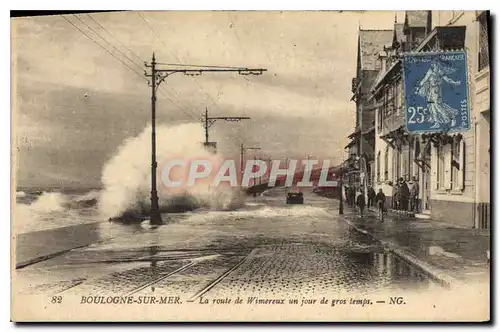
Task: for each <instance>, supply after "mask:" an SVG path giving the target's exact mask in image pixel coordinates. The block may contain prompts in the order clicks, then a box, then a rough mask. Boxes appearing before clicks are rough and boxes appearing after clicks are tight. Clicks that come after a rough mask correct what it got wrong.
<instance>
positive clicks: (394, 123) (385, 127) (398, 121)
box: [380, 110, 405, 136]
mask: <svg viewBox="0 0 500 332" xmlns="http://www.w3.org/2000/svg"><path fill="white" fill-rule="evenodd" d="M404 124H405V123H404V116H403V113H402V112H401V111H399V110H395V111H394V112H392V113H391V114H389V115H388V116H386V117H385V118H384V119H383V120H382V131H381V133H380V136H384V135H387V134H389V133H391V132H393V131H396V130H397V129H398V128H399V127H401V126H404Z"/></svg>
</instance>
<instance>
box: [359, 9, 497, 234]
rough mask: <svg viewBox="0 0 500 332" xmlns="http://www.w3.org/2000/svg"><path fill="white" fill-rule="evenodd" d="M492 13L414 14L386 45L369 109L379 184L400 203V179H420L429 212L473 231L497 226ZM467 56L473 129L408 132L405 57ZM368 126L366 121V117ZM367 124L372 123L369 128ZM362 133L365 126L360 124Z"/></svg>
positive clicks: (376, 184)
mask: <svg viewBox="0 0 500 332" xmlns="http://www.w3.org/2000/svg"><path fill="white" fill-rule="evenodd" d="M487 17H488V13H487V12H472V11H460V12H456V11H455V12H454V11H449V12H431V11H407V12H406V13H405V21H404V22H403V23H397V22H395V24H394V28H393V30H392V40H391V43H390V44H385V45H384V46H382V47H380V49H379V52H378V56H377V59H376V61H377V62H378V64H377V68H380V71H379V72H378V73H377V76H376V77H375V79H374V80H373V82H372V85H371V87H370V90H369V94H368V96H367V98H366V104H369V105H372V108H374V115H375V117H374V123H375V125H374V149H373V156H374V157H373V168H372V170H373V171H372V173H371V178H372V179H371V182H372V183H373V185H374V187H375V189H379V188H382V189H383V191H384V192H385V194H386V195H387V197H388V203H389V205H391V204H392V202H393V195H394V192H393V188H394V187H393V185H394V183H395V182H396V181H397V179H399V178H403V179H405V180H406V181H409V180H411V179H412V178H415V179H416V180H417V181H418V183H419V191H420V192H419V200H420V204H419V205H420V207H421V210H422V212H423V213H426V214H428V215H430V216H431V217H432V218H433V219H436V220H442V221H446V222H450V223H453V224H456V225H459V226H462V227H467V228H472V227H476V228H488V227H489V223H490V212H489V211H490V167H489V165H490V144H489V142H490V73H489V53H488V50H489V47H488V44H489V43H488V36H489V34H488V27H487V21H488V19H487ZM448 50H464V51H465V52H466V55H467V73H468V87H469V91H468V92H469V108H470V111H471V129H470V130H468V131H464V132H457V133H447V132H443V131H442V132H433V133H423V134H412V133H409V132H408V131H407V130H406V126H405V122H404V121H405V113H404V112H405V110H406V107H405V98H404V86H403V77H402V76H403V75H402V63H401V55H402V54H403V53H407V52H442V51H448ZM361 121H362V119H361ZM366 125H367V124H366ZM359 127H361V128H362V127H363V124H360V125H359Z"/></svg>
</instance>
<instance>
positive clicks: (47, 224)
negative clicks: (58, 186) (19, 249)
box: [14, 191, 99, 233]
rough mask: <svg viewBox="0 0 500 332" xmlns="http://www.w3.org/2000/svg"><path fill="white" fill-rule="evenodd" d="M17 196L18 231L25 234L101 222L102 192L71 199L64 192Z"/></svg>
mask: <svg viewBox="0 0 500 332" xmlns="http://www.w3.org/2000/svg"><path fill="white" fill-rule="evenodd" d="M20 193H21V192H18V193H16V203H17V204H16V205H15V207H14V210H15V220H16V222H15V231H16V233H25V232H30V231H39V230H44V229H51V228H57V227H64V226H70V225H76V224H83V223H91V222H96V221H99V218H98V216H97V213H95V212H96V211H95V205H96V203H97V198H98V196H99V192H98V191H91V192H88V193H86V194H83V195H81V194H73V195H68V194H64V193H61V192H35V193H26V192H22V194H20Z"/></svg>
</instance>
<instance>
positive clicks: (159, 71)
mask: <svg viewBox="0 0 500 332" xmlns="http://www.w3.org/2000/svg"><path fill="white" fill-rule="evenodd" d="M144 65H145V66H146V68H151V74H148V73H147V72H146V71H145V72H144V74H145V76H146V77H150V78H151V82H150V83H151V212H150V218H151V224H152V225H161V224H162V223H163V222H162V219H161V214H160V208H159V204H158V192H157V190H156V168H157V163H156V91H157V90H158V87H159V86H160V84H161V83H162V82H164V81H165V79H166V78H167V77H168V76H170V75H173V74H177V73H182V74H184V75H191V76H194V75H201V74H202V73H204V72H213V73H229V72H236V73H238V74H239V75H262V73H263V72H265V71H267V69H264V68H247V67H220V66H183V65H175V66H173V67H167V68H158V67H157V65H165V64H162V63H158V62H156V59H155V54H154V53H153V57H152V60H151V63H150V64H149V65H148V64H147V63H144ZM168 66H170V65H168ZM187 67H196V69H194V68H187ZM207 112H208V110H207ZM205 121H207V122H206V125H208V124H209V122H208V121H210V119H209V118H208V117H207V118H206V120H205ZM207 127H208V126H207ZM207 130H208V129H207ZM206 135H208V132H207V133H206ZM205 138H206V140H207V141H208V136H206V137H205Z"/></svg>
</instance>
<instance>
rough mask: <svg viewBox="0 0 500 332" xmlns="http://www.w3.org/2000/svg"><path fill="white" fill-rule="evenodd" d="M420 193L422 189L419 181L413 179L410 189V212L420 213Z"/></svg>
mask: <svg viewBox="0 0 500 332" xmlns="http://www.w3.org/2000/svg"><path fill="white" fill-rule="evenodd" d="M419 193H420V187H419V185H418V181H417V179H416V178H415V177H412V181H411V187H410V210H411V211H412V212H418V211H419V210H418V208H419V207H418V195H419Z"/></svg>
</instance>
